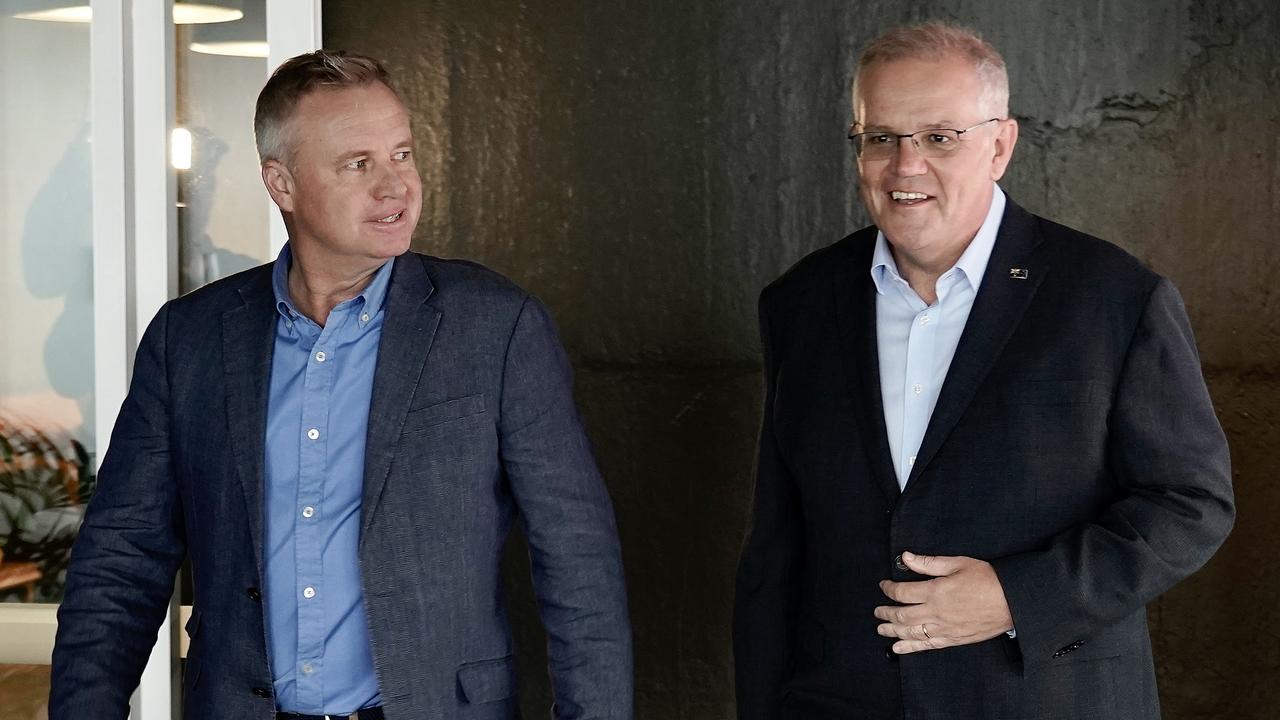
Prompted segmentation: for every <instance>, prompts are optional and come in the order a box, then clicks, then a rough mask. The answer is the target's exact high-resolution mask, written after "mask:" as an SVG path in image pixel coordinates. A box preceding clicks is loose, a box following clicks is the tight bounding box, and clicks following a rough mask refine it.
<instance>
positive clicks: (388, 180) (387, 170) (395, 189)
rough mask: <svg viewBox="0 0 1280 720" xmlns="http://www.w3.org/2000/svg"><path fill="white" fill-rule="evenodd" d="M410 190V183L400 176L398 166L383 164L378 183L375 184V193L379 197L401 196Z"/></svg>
mask: <svg viewBox="0 0 1280 720" xmlns="http://www.w3.org/2000/svg"><path fill="white" fill-rule="evenodd" d="M408 190H409V185H408V184H407V183H405V181H404V178H402V177H400V172H399V170H398V168H396V167H395V166H394V165H386V164H384V165H382V168H381V173H380V174H379V175H378V179H377V184H376V185H374V193H375V194H376V195H377V196H378V197H380V198H384V197H401V196H403V195H404V194H405V193H406V192H408Z"/></svg>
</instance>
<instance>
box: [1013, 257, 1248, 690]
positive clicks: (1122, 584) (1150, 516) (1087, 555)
mask: <svg viewBox="0 0 1280 720" xmlns="http://www.w3.org/2000/svg"><path fill="white" fill-rule="evenodd" d="M1109 420H1110V421H1109V424H1108V438H1107V457H1108V463H1109V465H1110V467H1109V471H1110V474H1111V475H1112V477H1114V478H1115V481H1116V483H1117V484H1118V486H1119V490H1120V492H1119V494H1118V496H1117V499H1116V501H1115V502H1113V503H1112V504H1111V505H1110V506H1108V507H1106V508H1104V509H1103V510H1102V511H1101V512H1100V513H1099V515H1098V516H1097V517H1096V519H1095V520H1094V521H1093V522H1090V523H1087V524H1083V525H1078V526H1075V527H1072V528H1069V529H1067V530H1066V531H1064V532H1062V533H1060V534H1059V535H1057V536H1056V537H1055V538H1054V539H1053V541H1052V542H1051V543H1050V544H1049V545H1048V547H1045V548H1044V549H1041V550H1038V551H1036V552H1028V553H1023V554H1018V555H1012V556H1009V557H1005V558H1001V559H998V560H994V561H992V565H993V566H994V568H995V570H996V574H997V575H998V576H999V579H1000V582H1001V584H1002V585H1003V587H1004V592H1005V597H1006V599H1007V600H1008V602H1009V608H1010V610H1011V611H1012V615H1013V620H1014V626H1015V627H1016V628H1017V639H1016V642H1017V643H1018V644H1019V646H1020V649H1021V651H1022V658H1023V664H1024V669H1031V668H1034V667H1036V666H1038V665H1043V664H1044V663H1047V662H1049V661H1050V660H1051V659H1052V658H1053V657H1054V653H1055V652H1058V651H1060V650H1065V649H1068V648H1069V647H1070V646H1071V645H1072V644H1073V643H1076V642H1078V641H1082V640H1083V641H1087V638H1088V637H1089V636H1090V634H1091V633H1092V632H1093V631H1095V630H1097V629H1100V628H1103V627H1105V626H1107V625H1108V624H1110V623H1113V622H1116V621H1117V620H1120V619H1121V618H1124V617H1125V616H1127V615H1130V614H1132V613H1134V612H1136V611H1137V610H1138V609H1139V608H1141V607H1142V606H1144V605H1145V604H1146V603H1147V602H1149V601H1150V600H1152V599H1154V598H1155V597H1156V596H1157V595H1159V594H1160V593H1162V592H1164V591H1165V590H1167V589H1168V588H1169V587H1171V586H1172V585H1173V584H1174V583H1176V582H1178V581H1179V580H1182V579H1183V578H1185V577H1187V576H1188V575H1190V574H1191V573H1192V572H1194V571H1195V570H1197V569H1198V568H1199V567H1200V566H1202V565H1203V564H1204V563H1205V562H1207V561H1208V559H1209V558H1210V557H1211V556H1212V555H1213V553H1214V551H1216V550H1217V548H1218V546H1219V545H1221V544H1222V542H1223V540H1224V539H1225V538H1226V536H1227V533H1228V532H1229V531H1230V529H1231V525H1232V523H1233V521H1234V517H1235V507H1234V503H1233V499H1232V492H1231V463H1230V458H1229V455H1228V450H1227V442H1226V438H1225V436H1224V435H1223V432H1222V428H1221V426H1220V425H1219V424H1218V420H1217V417H1216V416H1215V415H1214V411H1213V404H1212V402H1211V400H1210V399H1209V393H1208V389H1207V388H1206V387H1205V383H1204V378H1203V376H1202V375H1201V372H1200V360H1199V357H1198V355H1197V352H1196V346H1195V339H1194V338H1193V337H1192V333H1191V327H1190V323H1189V322H1188V320H1187V315H1186V311H1185V309H1184V308H1183V305H1182V300H1181V298H1180V297H1179V296H1178V292H1177V290H1176V289H1174V287H1173V284H1172V283H1170V282H1169V281H1168V280H1167V279H1164V278H1161V279H1160V281H1159V282H1158V283H1157V284H1156V286H1155V288H1154V289H1153V291H1152V292H1151V294H1150V295H1149V297H1148V298H1147V303H1146V307H1145V308H1144V310H1143V312H1142V316H1141V318H1140V320H1139V322H1138V325H1137V328H1136V330H1135V332H1134V334H1133V337H1132V339H1131V340H1130V344H1129V348H1128V351H1127V354H1126V357H1125V360H1124V364H1123V368H1122V370H1121V372H1120V377H1119V381H1118V383H1117V387H1116V389H1115V395H1114V399H1113V404H1112V410H1111V415H1110V419H1109Z"/></svg>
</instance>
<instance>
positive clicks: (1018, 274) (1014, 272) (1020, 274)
mask: <svg viewBox="0 0 1280 720" xmlns="http://www.w3.org/2000/svg"><path fill="white" fill-rule="evenodd" d="M1009 277H1011V278H1013V279H1014V280H1026V279H1027V269H1026V268H1009Z"/></svg>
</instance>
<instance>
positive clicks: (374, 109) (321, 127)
mask: <svg viewBox="0 0 1280 720" xmlns="http://www.w3.org/2000/svg"><path fill="white" fill-rule="evenodd" d="M379 87H380V86H379ZM362 90H364V87H357V88H342V89H338V90H321V91H317V92H312V93H308V94H307V95H305V96H303V97H302V98H301V99H300V100H299V101H298V105H297V108H296V109H295V111H294V114H293V118H292V122H293V123H294V125H295V131H296V135H297V142H298V146H299V147H301V146H304V145H307V144H313V143H314V144H323V145H325V146H329V147H346V146H351V147H356V146H361V145H365V144H368V143H369V142H370V141H374V140H377V141H380V142H387V141H390V142H401V141H409V140H412V139H413V134H412V130H411V127H410V123H409V113H408V111H407V110H406V109H405V107H404V105H403V103H401V102H400V100H399V99H398V98H397V97H396V96H395V95H394V94H393V93H392V92H391V91H390V90H387V89H386V88H381V92H377V91H372V92H370V91H363V92H362Z"/></svg>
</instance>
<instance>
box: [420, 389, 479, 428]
mask: <svg viewBox="0 0 1280 720" xmlns="http://www.w3.org/2000/svg"><path fill="white" fill-rule="evenodd" d="M484 411H485V407H484V393H478V394H476V395H468V396H466V397H461V398H457V399H456V400H445V401H444V402H442V403H436V404H435V405H428V406H426V407H424V408H418V409H417V410H410V411H409V414H408V415H405V419H404V430H405V432H413V431H415V430H421V429H423V428H428V427H431V426H433V425H441V424H444V423H447V422H452V421H454V420H461V419H462V418H465V417H470V416H472V415H479V414H481V413H483V412H484Z"/></svg>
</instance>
